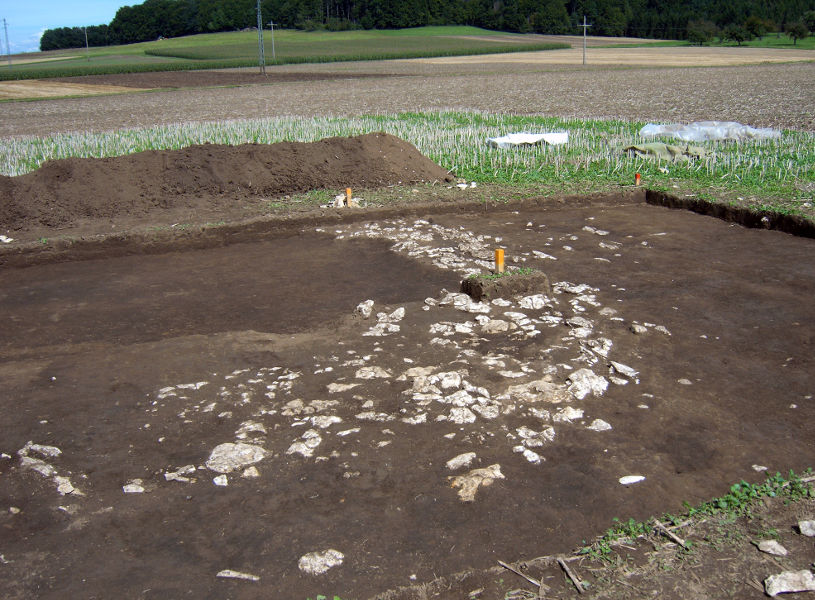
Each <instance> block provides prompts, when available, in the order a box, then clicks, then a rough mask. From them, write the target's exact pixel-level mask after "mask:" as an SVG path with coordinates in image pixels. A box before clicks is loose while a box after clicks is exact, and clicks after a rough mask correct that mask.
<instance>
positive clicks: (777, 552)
mask: <svg viewBox="0 0 815 600" xmlns="http://www.w3.org/2000/svg"><path fill="white" fill-rule="evenodd" d="M757 546H758V549H759V550H761V551H762V552H766V553H767V554H772V555H773V556H786V555H787V554H788V552H787V549H786V548H784V546H782V545H781V544H779V543H778V542H776V541H775V540H761V541H760V542H759V543H758V544H757Z"/></svg>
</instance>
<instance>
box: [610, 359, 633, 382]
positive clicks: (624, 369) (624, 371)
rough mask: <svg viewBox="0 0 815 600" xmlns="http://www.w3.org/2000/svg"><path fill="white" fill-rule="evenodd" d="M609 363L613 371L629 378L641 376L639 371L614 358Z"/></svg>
mask: <svg viewBox="0 0 815 600" xmlns="http://www.w3.org/2000/svg"><path fill="white" fill-rule="evenodd" d="M609 364H610V365H611V372H612V373H619V374H620V375H622V376H623V377H628V378H629V379H636V378H637V377H638V376H639V373H638V372H637V371H635V370H634V369H632V368H631V367H629V366H628V365H624V364H622V363H618V362H615V361H613V360H612V361H611V362H610V363H609Z"/></svg>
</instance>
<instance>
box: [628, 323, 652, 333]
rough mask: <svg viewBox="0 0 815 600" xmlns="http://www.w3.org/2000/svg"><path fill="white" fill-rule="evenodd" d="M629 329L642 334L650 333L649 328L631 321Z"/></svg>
mask: <svg viewBox="0 0 815 600" xmlns="http://www.w3.org/2000/svg"><path fill="white" fill-rule="evenodd" d="M628 329H629V331H631V333H633V334H635V335H642V334H644V333H648V328H647V327H644V326H643V325H640V324H639V323H631V325H629V327H628Z"/></svg>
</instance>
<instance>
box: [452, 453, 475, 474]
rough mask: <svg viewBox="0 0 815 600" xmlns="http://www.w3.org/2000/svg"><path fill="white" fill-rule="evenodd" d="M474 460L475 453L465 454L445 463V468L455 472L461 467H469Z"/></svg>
mask: <svg viewBox="0 0 815 600" xmlns="http://www.w3.org/2000/svg"><path fill="white" fill-rule="evenodd" d="M473 459H475V452H465V453H464V454H459V455H458V456H456V457H454V458H451V459H450V460H448V461H447V468H448V469H450V470H451V471H456V470H458V469H460V468H462V467H469V466H470V463H472V462H473Z"/></svg>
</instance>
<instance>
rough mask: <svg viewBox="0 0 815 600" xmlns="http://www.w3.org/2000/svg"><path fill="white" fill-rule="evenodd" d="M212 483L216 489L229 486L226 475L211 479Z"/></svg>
mask: <svg viewBox="0 0 815 600" xmlns="http://www.w3.org/2000/svg"><path fill="white" fill-rule="evenodd" d="M212 483H214V484H215V485H217V486H218V487H226V486H228V485H229V478H228V477H227V476H226V475H217V476H215V477H213V478H212Z"/></svg>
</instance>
